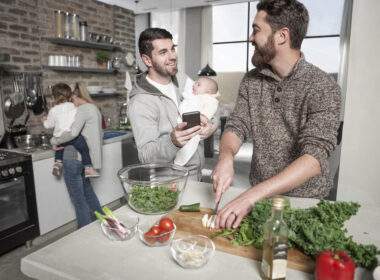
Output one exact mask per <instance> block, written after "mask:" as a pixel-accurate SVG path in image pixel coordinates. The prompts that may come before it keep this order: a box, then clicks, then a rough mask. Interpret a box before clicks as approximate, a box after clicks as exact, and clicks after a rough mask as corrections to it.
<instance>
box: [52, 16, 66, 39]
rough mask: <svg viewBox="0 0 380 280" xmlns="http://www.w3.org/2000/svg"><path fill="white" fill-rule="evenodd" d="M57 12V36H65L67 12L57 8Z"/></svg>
mask: <svg viewBox="0 0 380 280" xmlns="http://www.w3.org/2000/svg"><path fill="white" fill-rule="evenodd" d="M54 13H55V36H56V37H58V38H62V37H63V25H64V18H65V14H64V12H63V11H60V10H57V11H54Z"/></svg>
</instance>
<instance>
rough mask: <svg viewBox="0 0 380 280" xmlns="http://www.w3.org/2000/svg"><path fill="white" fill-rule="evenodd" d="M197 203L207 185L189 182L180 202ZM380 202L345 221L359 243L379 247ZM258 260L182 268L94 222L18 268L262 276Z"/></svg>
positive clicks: (54, 275) (360, 273)
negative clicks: (109, 235) (107, 233)
mask: <svg viewBox="0 0 380 280" xmlns="http://www.w3.org/2000/svg"><path fill="white" fill-rule="evenodd" d="M243 191H244V189H242V188H237V187H230V188H229V189H228V191H227V192H225V193H224V195H223V198H222V201H221V205H220V209H221V207H222V206H223V205H224V204H225V203H227V202H228V201H229V200H231V199H232V198H234V197H236V196H237V195H239V194H240V193H241V192H243ZM290 200H291V204H292V206H294V207H302V208H304V207H309V206H312V205H315V204H316V203H317V202H318V200H316V199H305V198H291V199H290ZM195 202H200V203H201V205H202V206H203V207H208V208H213V207H214V203H213V191H212V185H211V184H206V183H199V182H193V181H189V182H188V184H187V187H186V190H185V193H184V196H183V199H182V204H191V203H195ZM115 213H116V214H122V213H131V214H133V215H136V216H139V217H140V221H144V220H146V219H152V218H157V219H159V217H160V216H157V217H156V216H153V215H142V214H137V213H135V212H134V211H132V210H131V209H130V208H129V207H128V206H123V207H121V208H119V209H118V210H116V212H115ZM379 220H380V207H366V206H362V207H361V208H360V209H359V211H358V214H357V215H356V216H354V217H352V218H351V219H350V220H349V221H348V222H347V223H346V226H347V229H348V232H349V234H353V235H354V240H355V241H357V242H360V243H363V244H375V245H376V246H377V247H378V248H380V235H379V234H378V232H379V231H380V223H378V222H377V221H379ZM259 267H260V262H258V261H255V260H252V259H248V258H244V257H240V256H236V255H231V254H228V253H224V252H220V251H215V254H214V257H213V258H212V259H211V260H210V261H209V263H208V264H207V265H206V266H204V267H203V268H200V269H195V270H191V269H183V268H181V267H180V266H178V265H177V264H176V263H175V261H174V260H173V259H172V257H171V254H170V249H169V246H164V247H148V246H146V245H144V244H143V243H142V242H141V241H140V240H139V238H138V236H137V235H136V236H135V237H134V238H132V239H131V240H129V241H124V242H111V241H109V240H108V239H107V238H106V237H105V236H104V235H103V233H102V231H101V228H100V226H99V222H98V221H95V222H93V223H91V224H89V225H88V226H86V227H83V228H81V229H80V230H77V231H75V232H73V233H71V234H69V235H67V236H65V237H63V238H62V239H60V240H58V241H56V242H54V243H52V244H50V245H48V246H46V247H44V248H42V249H40V250H38V251H36V252H34V253H32V254H30V255H28V256H26V257H24V258H23V259H22V260H21V271H22V272H23V273H24V274H25V275H27V276H29V277H32V278H36V279H46V280H47V279H86V280H91V279H173V280H174V279H175V280H178V279H181V280H186V279H189V280H193V279H197V280H200V279H207V280H210V279H218V280H223V279H226V280H227V279H228V280H230V279H234V278H236V277H238V278H240V279H261V277H260V274H259ZM370 274H371V272H370V271H367V270H365V269H362V268H357V269H356V272H355V279H371V276H370ZM287 279H314V276H313V275H312V274H308V273H304V272H300V271H297V270H293V269H287Z"/></svg>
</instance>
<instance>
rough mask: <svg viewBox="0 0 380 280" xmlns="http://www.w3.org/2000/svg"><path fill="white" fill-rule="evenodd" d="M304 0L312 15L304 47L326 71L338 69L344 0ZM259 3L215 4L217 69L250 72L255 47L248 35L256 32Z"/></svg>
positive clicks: (214, 52)
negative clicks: (257, 6)
mask: <svg viewBox="0 0 380 280" xmlns="http://www.w3.org/2000/svg"><path fill="white" fill-rule="evenodd" d="M301 2H302V3H303V4H304V5H305V6H306V8H307V9H308V12H309V17H310V21H309V28H308V32H307V35H306V38H305V39H304V41H303V43H302V47H301V51H302V52H303V53H304V54H305V57H306V59H307V60H308V61H309V62H311V63H313V64H315V65H316V66H318V67H320V68H321V69H323V70H324V71H326V72H329V73H337V72H338V69H339V61H340V51H339V41H340V38H339V37H340V28H341V22H342V15H343V6H344V0H334V1H330V0H321V1H314V0H301ZM257 3H258V1H252V2H245V3H238V4H230V5H220V6H213V69H214V70H215V71H216V72H246V71H249V70H251V69H252V68H253V65H252V64H251V57H252V55H253V51H254V47H253V46H252V45H251V44H250V43H249V42H248V38H249V36H250V34H251V33H252V22H253V19H254V18H255V16H256V13H257V11H256V5H257ZM227 20H228V23H227V22H226V21H227Z"/></svg>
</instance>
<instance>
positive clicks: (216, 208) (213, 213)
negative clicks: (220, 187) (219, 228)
mask: <svg viewBox="0 0 380 280" xmlns="http://www.w3.org/2000/svg"><path fill="white" fill-rule="evenodd" d="M219 202H220V200H219V201H218V202H217V203H216V205H215V208H214V211H213V212H212V215H213V216H214V215H216V212H218V207H219Z"/></svg>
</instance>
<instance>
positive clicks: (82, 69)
mask: <svg viewBox="0 0 380 280" xmlns="http://www.w3.org/2000/svg"><path fill="white" fill-rule="evenodd" d="M42 68H43V69H48V70H53V71H62V72H87V73H103V74H114V73H117V69H103V68H88V67H66V66H48V65H42Z"/></svg>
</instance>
